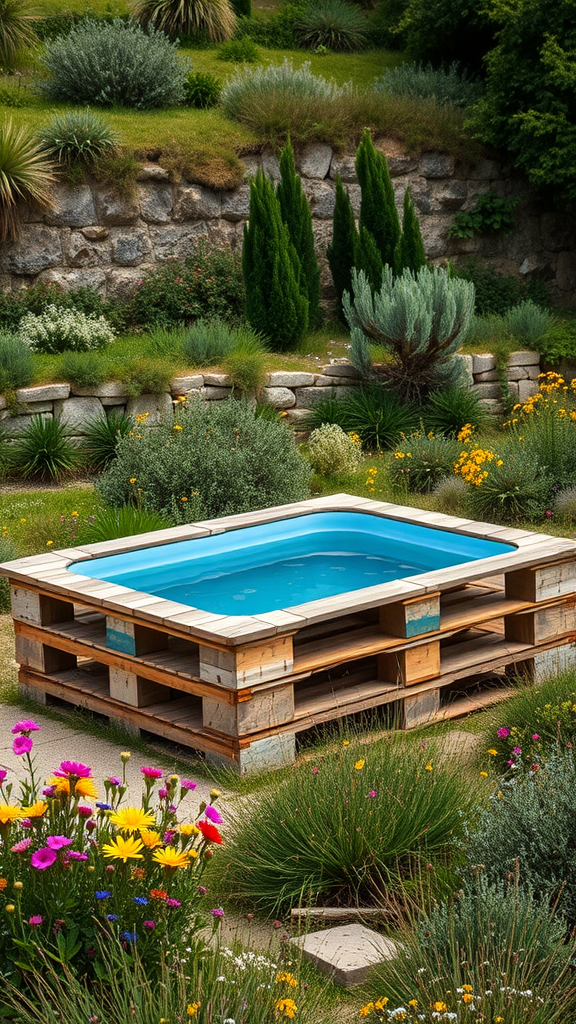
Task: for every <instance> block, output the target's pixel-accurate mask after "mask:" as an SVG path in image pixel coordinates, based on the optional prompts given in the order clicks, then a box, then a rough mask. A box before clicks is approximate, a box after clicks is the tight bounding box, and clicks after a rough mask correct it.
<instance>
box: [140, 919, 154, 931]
mask: <svg viewBox="0 0 576 1024" xmlns="http://www.w3.org/2000/svg"><path fill="white" fill-rule="evenodd" d="M143 924H144V927H145V928H150V931H152V930H153V929H154V928H155V927H156V922H155V921H144V922H143Z"/></svg>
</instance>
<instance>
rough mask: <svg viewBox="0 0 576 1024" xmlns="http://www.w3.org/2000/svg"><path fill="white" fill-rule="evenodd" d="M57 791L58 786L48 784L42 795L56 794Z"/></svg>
mask: <svg viewBox="0 0 576 1024" xmlns="http://www.w3.org/2000/svg"><path fill="white" fill-rule="evenodd" d="M55 792H56V786H46V789H43V790H42V796H54V793H55Z"/></svg>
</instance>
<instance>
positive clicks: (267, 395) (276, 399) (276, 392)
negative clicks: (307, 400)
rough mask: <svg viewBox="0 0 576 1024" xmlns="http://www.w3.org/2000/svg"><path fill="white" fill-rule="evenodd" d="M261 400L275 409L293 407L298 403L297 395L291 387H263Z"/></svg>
mask: <svg viewBox="0 0 576 1024" xmlns="http://www.w3.org/2000/svg"><path fill="white" fill-rule="evenodd" d="M261 401H262V402H263V403H264V404H265V405H273V406H274V408H275V409H291V408H292V406H293V405H296V396H295V394H294V392H293V391H291V390H290V388H262V392H261Z"/></svg>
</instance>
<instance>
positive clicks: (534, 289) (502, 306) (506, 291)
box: [453, 257, 550, 316]
mask: <svg viewBox="0 0 576 1024" xmlns="http://www.w3.org/2000/svg"><path fill="white" fill-rule="evenodd" d="M453 272H454V273H455V276H457V277H462V278H464V280H466V281H471V282H472V284H473V285H474V289H475V306H474V309H475V313H476V315H477V316H490V315H493V314H495V315H497V316H503V315H504V314H505V313H506V311H507V310H508V309H510V307H511V306H516V305H518V303H519V302H522V300H523V299H532V300H533V301H534V302H536V303H538V305H541V306H544V307H546V306H549V305H550V296H549V294H548V289H547V287H546V285H545V283H544V282H543V281H541V280H540V279H539V278H537V277H532V278H531V279H530V281H528V282H527V283H523V282H522V281H519V280H518V278H516V277H511V276H509V275H507V274H502V273H500V271H498V270H496V268H495V267H494V266H492V264H490V263H489V264H485V263H482V262H481V261H480V260H478V259H477V258H475V257H472V258H470V259H468V260H466V261H465V263H463V264H462V265H460V266H459V267H458V268H457V269H456V270H455V271H453Z"/></svg>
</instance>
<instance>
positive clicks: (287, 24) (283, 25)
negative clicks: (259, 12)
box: [239, 0, 306, 50]
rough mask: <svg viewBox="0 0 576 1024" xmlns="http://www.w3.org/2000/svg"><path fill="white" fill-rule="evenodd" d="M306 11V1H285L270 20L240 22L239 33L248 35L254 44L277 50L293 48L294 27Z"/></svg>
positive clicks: (259, 19) (260, 19)
mask: <svg viewBox="0 0 576 1024" xmlns="http://www.w3.org/2000/svg"><path fill="white" fill-rule="evenodd" d="M305 10H306V0H287V2H284V3H282V6H281V7H280V10H279V11H278V14H277V15H275V16H274V17H272V18H266V19H264V18H252V19H251V20H250V21H245V20H242V21H241V22H240V24H239V32H240V33H241V34H242V35H249V36H250V37H251V38H252V39H254V41H255V42H256V43H260V44H261V45H262V46H269V47H271V48H276V49H279V50H289V49H291V48H292V47H293V46H294V25H295V24H296V22H297V21H298V19H299V18H300V17H302V14H303V13H304V11H305Z"/></svg>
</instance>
